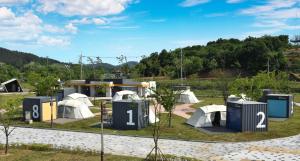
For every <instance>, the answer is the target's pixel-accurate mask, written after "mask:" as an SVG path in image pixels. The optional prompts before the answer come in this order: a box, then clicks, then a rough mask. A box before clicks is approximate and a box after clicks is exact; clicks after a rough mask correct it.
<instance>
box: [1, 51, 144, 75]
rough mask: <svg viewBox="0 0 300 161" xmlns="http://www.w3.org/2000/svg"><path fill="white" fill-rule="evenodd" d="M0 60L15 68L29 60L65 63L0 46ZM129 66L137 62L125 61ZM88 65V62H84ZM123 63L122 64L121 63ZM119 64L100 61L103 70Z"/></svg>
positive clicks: (44, 62)
mask: <svg viewBox="0 0 300 161" xmlns="http://www.w3.org/2000/svg"><path fill="white" fill-rule="evenodd" d="M0 62H2V63H5V64H9V65H12V66H14V67H16V68H22V67H23V66H24V65H26V64H29V63H31V62H35V63H39V64H47V62H48V64H65V63H63V62H60V61H58V60H55V59H50V58H45V57H39V56H36V55H34V54H31V53H25V52H20V51H12V50H8V49H5V48H1V47H0ZM127 64H128V65H129V67H130V68H131V67H134V66H135V65H137V64H138V62H135V61H129V62H127ZM85 65H89V64H85ZM122 65H123V64H122ZM120 66H121V65H116V66H115V65H112V64H109V63H102V64H101V67H102V68H104V70H105V71H107V72H110V71H112V70H114V69H115V68H118V67H120Z"/></svg>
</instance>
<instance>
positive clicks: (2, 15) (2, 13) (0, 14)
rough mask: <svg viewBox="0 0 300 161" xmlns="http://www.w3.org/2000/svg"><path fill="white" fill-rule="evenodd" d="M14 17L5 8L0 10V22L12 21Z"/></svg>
mask: <svg viewBox="0 0 300 161" xmlns="http://www.w3.org/2000/svg"><path fill="white" fill-rule="evenodd" d="M14 17H15V14H14V13H13V12H12V11H11V10H10V9H8V8H6V7H1V8H0V20H9V19H13V18H14Z"/></svg>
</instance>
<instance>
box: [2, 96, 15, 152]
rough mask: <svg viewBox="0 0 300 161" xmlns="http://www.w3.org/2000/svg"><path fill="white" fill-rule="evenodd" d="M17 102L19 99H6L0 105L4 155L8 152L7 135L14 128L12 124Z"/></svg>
mask: <svg viewBox="0 0 300 161" xmlns="http://www.w3.org/2000/svg"><path fill="white" fill-rule="evenodd" d="M18 104H19V99H16V100H8V101H7V103H6V104H5V105H3V106H1V107H0V124H1V125H2V127H0V129H1V131H2V132H3V133H4V135H5V152H4V153H5V155H6V154H7V153H8V147H9V146H8V145H9V136H10V135H11V134H12V132H13V131H14V130H15V127H13V125H14V124H15V119H16V117H17V116H18V109H17V107H18Z"/></svg>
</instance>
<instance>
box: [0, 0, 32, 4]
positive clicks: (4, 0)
mask: <svg viewBox="0 0 300 161" xmlns="http://www.w3.org/2000/svg"><path fill="white" fill-rule="evenodd" d="M27 2H29V0H0V5H15V4H24V3H27Z"/></svg>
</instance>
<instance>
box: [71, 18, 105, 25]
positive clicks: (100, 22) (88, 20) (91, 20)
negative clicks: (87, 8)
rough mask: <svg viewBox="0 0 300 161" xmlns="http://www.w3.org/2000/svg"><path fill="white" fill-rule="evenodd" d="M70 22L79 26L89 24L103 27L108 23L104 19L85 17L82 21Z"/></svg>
mask: <svg viewBox="0 0 300 161" xmlns="http://www.w3.org/2000/svg"><path fill="white" fill-rule="evenodd" d="M70 22H71V23H74V24H80V25H89V24H95V25H103V24H107V23H108V22H107V20H106V19H105V18H87V17H84V18H82V19H76V20H72V21H70Z"/></svg>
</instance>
